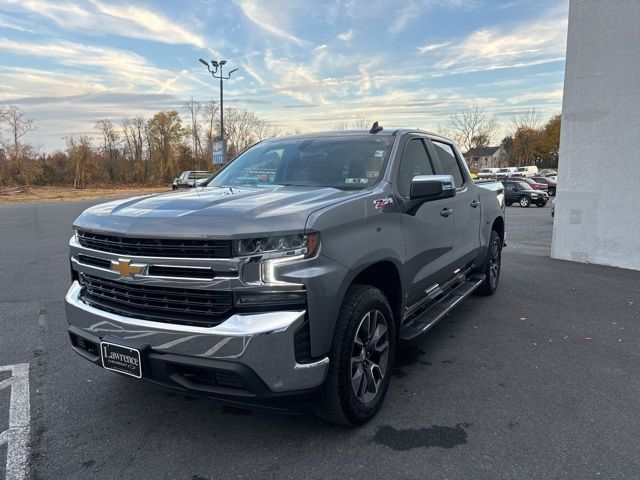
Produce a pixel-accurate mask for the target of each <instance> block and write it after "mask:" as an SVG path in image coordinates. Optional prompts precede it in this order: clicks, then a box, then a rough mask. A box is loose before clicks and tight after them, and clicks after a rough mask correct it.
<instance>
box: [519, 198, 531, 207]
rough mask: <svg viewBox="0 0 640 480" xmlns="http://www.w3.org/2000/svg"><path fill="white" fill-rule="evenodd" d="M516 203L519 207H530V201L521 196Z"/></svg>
mask: <svg viewBox="0 0 640 480" xmlns="http://www.w3.org/2000/svg"><path fill="white" fill-rule="evenodd" d="M518 203H519V204H520V206H521V207H524V208H529V207H530V206H531V199H530V198H529V197H527V196H526V195H523V196H521V197H520V200H518Z"/></svg>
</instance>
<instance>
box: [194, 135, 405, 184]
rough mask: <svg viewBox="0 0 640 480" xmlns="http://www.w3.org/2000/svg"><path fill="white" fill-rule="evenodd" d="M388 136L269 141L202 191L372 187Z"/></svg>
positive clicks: (379, 173) (244, 155)
mask: <svg viewBox="0 0 640 480" xmlns="http://www.w3.org/2000/svg"><path fill="white" fill-rule="evenodd" d="M394 138H395V137H392V136H381V137H374V136H371V135H370V136H353V137H351V136H350V137H319V138H296V139H282V140H269V141H266V142H262V143H259V144H257V145H254V146H253V147H251V148H249V149H248V150H247V151H246V152H244V153H242V154H241V155H240V156H239V157H238V158H236V159H235V160H234V161H233V162H231V163H230V164H229V165H228V166H226V167H225V168H224V169H222V170H221V171H220V172H219V173H218V174H217V175H216V176H215V177H213V178H212V179H211V181H210V182H209V183H208V184H207V186H218V187H243V186H251V187H262V188H269V187H278V186H288V185H294V186H309V187H333V188H339V189H349V190H351V189H357V190H360V189H363V188H368V187H371V186H372V185H374V184H376V183H377V182H378V180H379V179H380V178H381V177H382V174H383V168H384V165H385V163H386V161H387V158H388V156H389V150H390V148H391V145H392V144H393V139H394Z"/></svg>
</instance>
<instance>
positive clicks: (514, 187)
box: [503, 180, 549, 208]
mask: <svg viewBox="0 0 640 480" xmlns="http://www.w3.org/2000/svg"><path fill="white" fill-rule="evenodd" d="M503 183H504V186H505V196H506V197H505V203H506V204H507V206H511V205H512V204H514V203H518V204H520V206H521V207H525V208H526V207H530V206H531V204H532V203H533V204H535V205H537V206H538V207H544V206H545V205H546V204H547V202H548V201H549V195H547V194H546V193H545V192H543V191H541V190H534V189H533V188H532V187H531V186H530V185H529V184H528V183H526V182H523V181H522V180H505V181H504V182H503Z"/></svg>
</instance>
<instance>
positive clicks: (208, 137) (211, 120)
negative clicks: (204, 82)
mask: <svg viewBox="0 0 640 480" xmlns="http://www.w3.org/2000/svg"><path fill="white" fill-rule="evenodd" d="M219 112H220V108H219V105H218V103H217V102H214V101H213V100H210V101H208V102H207V103H205V104H204V113H203V114H202V116H203V119H204V121H205V141H206V147H207V148H206V151H207V154H206V158H207V159H210V158H211V148H212V145H213V141H214V139H215V138H217V137H219V136H220V132H218V131H217V130H216V127H217V125H219V119H220V117H219V115H218V114H219Z"/></svg>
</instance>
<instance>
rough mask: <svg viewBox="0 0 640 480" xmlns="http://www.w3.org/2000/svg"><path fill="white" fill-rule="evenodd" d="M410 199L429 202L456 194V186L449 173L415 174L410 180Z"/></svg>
mask: <svg viewBox="0 0 640 480" xmlns="http://www.w3.org/2000/svg"><path fill="white" fill-rule="evenodd" d="M409 195H410V197H411V200H414V201H420V202H430V201H433V200H440V199H441V198H451V197H455V195H456V186H455V182H454V181H453V177H452V176H451V175H417V176H415V177H413V179H412V180H411V193H410V194H409Z"/></svg>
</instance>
